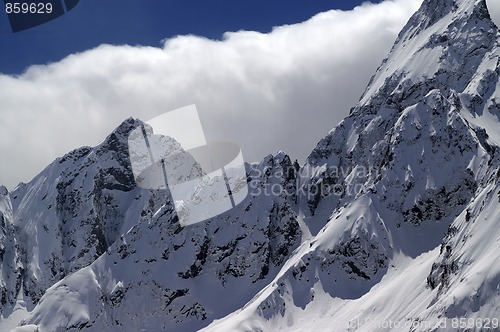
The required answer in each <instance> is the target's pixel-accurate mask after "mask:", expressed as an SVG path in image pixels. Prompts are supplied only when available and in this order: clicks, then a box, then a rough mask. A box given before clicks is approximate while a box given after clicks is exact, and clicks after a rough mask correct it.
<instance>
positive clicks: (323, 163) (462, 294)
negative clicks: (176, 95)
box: [0, 0, 500, 332]
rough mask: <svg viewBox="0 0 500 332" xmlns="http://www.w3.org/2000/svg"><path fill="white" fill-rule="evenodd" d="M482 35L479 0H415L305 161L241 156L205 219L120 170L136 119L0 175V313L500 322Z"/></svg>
mask: <svg viewBox="0 0 500 332" xmlns="http://www.w3.org/2000/svg"><path fill="white" fill-rule="evenodd" d="M499 36H500V32H499V30H498V28H497V27H496V26H495V25H494V24H493V23H492V21H491V19H490V17H489V14H488V11H487V8H486V4H485V1H484V0H424V2H423V4H422V6H421V8H420V9H419V10H418V12H417V13H415V14H414V15H413V17H412V18H411V19H410V21H409V22H408V24H407V25H406V26H405V28H404V29H403V30H402V31H401V33H400V35H399V36H398V39H397V40H396V43H395V45H394V47H393V49H392V50H391V53H390V54H389V56H388V58H387V59H386V60H384V62H383V63H382V65H381V66H380V67H379V69H378V70H377V72H376V74H375V75H374V76H373V78H372V80H371V81H370V83H369V85H368V87H367V89H366V91H365V93H364V94H363V96H362V97H361V99H360V102H359V104H358V105H356V106H355V107H354V108H353V109H352V110H351V113H350V115H349V116H348V117H347V118H346V119H345V120H344V121H342V122H341V123H340V124H339V125H338V126H337V127H335V128H334V129H333V130H332V131H331V132H330V133H328V135H327V136H326V137H325V138H324V139H322V140H321V141H320V142H319V143H318V145H317V147H316V148H315V149H314V150H313V151H312V152H311V154H310V156H309V157H308V159H307V161H306V163H305V164H304V165H303V166H299V165H298V164H297V163H296V162H295V163H294V162H292V161H291V160H290V157H288V156H287V155H286V154H285V153H283V152H280V153H278V154H277V155H276V156H268V157H266V158H264V160H263V161H262V162H261V163H259V164H255V165H246V167H247V175H248V184H249V187H250V192H249V195H248V196H247V198H246V199H245V200H244V201H243V202H242V203H241V204H239V205H238V206H237V207H236V208H234V209H232V210H230V211H227V212H225V213H223V214H221V215H219V216H217V217H214V218H212V219H210V220H207V221H206V222H203V223H198V224H194V225H189V226H186V227H181V225H180V223H179V219H178V216H177V214H176V213H175V209H174V203H173V202H171V201H170V199H169V196H168V195H165V192H163V191H161V190H147V189H141V188H139V187H137V186H136V185H135V181H134V176H133V172H132V168H131V165H130V156H129V153H128V148H127V137H128V135H129V134H130V133H131V132H132V131H133V130H134V129H135V128H137V127H138V126H139V125H144V124H143V123H142V122H141V121H140V120H134V119H127V120H126V121H124V122H123V123H122V124H121V125H120V126H119V127H118V128H117V129H116V130H115V131H113V133H111V134H110V135H109V136H108V137H107V138H106V139H105V140H104V141H103V142H102V143H101V144H100V145H98V146H97V147H94V148H90V147H85V148H81V149H77V150H75V151H73V152H71V153H69V154H67V155H66V156H64V157H62V158H59V159H57V160H56V161H54V162H53V163H52V164H51V165H49V166H48V167H47V168H46V169H45V170H43V171H42V172H41V173H40V174H39V175H38V176H37V177H35V178H34V179H33V180H32V181H31V182H30V183H28V184H21V185H20V186H18V187H17V188H16V189H15V190H14V191H12V192H10V193H8V192H7V190H6V189H5V188H3V187H2V188H0V221H1V227H2V233H1V234H0V259H1V262H2V265H1V269H2V274H1V275H0V278H1V279H0V281H1V282H0V287H1V291H2V297H1V308H2V318H1V321H0V324H4V325H0V327H2V326H3V329H5V327H6V326H11V325H12V324H13V323H17V321H16V320H18V319H19V317H21V318H23V320H22V321H21V322H20V325H22V326H21V327H18V328H16V329H15V331H40V332H42V331H43V332H44V331H51V332H52V331H196V330H200V329H201V330H203V331H389V330H392V331H481V330H495V329H497V330H498V329H500V322H499V321H498V320H499V319H500V316H499V314H498V313H500V266H498V264H495V262H497V261H498V260H499V259H500V251H499V250H498V249H499V248H500V227H498V222H499V221H498V216H499V215H500V183H499V182H500V157H499V144H500V123H499V122H500V102H499V101H498V100H499V99H500V82H499V75H500V49H499V45H498V42H499ZM162 139H164V142H165V151H167V152H168V153H171V154H175V153H177V152H180V151H182V148H181V147H180V146H179V145H178V144H177V143H176V142H175V141H174V140H172V139H169V138H168V137H164V138H162ZM188 164H189V163H188ZM189 165H191V166H190V167H192V171H193V172H200V170H199V169H198V168H197V167H198V166H197V165H196V163H195V162H193V163H191V164H189ZM188 173H191V170H189V172H188ZM200 190H202V191H203V188H201V189H200ZM34 305H36V306H34ZM33 306H34V307H33ZM464 318H467V319H470V320H464ZM460 319H462V320H460ZM8 324H10V325H8ZM480 325H484V327H481V326H480ZM3 329H2V330H3Z"/></svg>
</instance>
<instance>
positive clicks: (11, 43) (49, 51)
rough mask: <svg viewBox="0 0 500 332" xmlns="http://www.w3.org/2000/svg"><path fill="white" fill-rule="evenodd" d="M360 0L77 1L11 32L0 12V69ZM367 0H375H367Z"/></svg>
mask: <svg viewBox="0 0 500 332" xmlns="http://www.w3.org/2000/svg"><path fill="white" fill-rule="evenodd" d="M362 2H363V1H361V0H348V1H345V0H313V1H311V0H271V1H269V0H267V1H266V0H197V1H193V0H188V1H186V0H82V1H80V2H79V4H78V5H77V6H76V7H75V8H74V9H73V10H71V11H69V12H68V13H66V14H65V15H64V16H61V17H59V18H57V19H55V20H53V21H51V22H48V23H46V24H44V25H41V26H37V27H34V28H32V29H29V30H25V31H21V32H17V33H12V31H11V28H10V26H9V22H8V18H7V15H6V14H5V13H1V14H0V43H1V47H0V48H1V52H0V72H1V73H4V74H19V73H21V72H22V71H23V70H24V69H25V68H26V67H27V66H29V65H31V64H45V63H47V62H54V61H58V60H60V59H62V58H63V57H64V56H66V55H68V54H71V53H75V52H81V51H84V50H87V49H90V48H94V47H96V46H98V45H100V44H103V43H108V44H115V45H116V44H118V45H120V44H129V45H150V46H160V45H161V40H162V39H165V38H170V37H173V36H176V35H185V34H195V35H199V36H205V37H208V38H210V39H220V38H221V37H222V35H223V33H224V32H226V31H238V30H254V31H259V32H269V31H271V29H272V28H273V27H274V26H281V25H284V24H293V23H299V22H303V21H305V20H307V19H309V18H310V17H312V16H313V15H315V14H317V13H319V12H323V11H327V10H329V9H342V10H348V9H352V8H354V7H355V6H357V5H359V4H361V3H362ZM372 2H379V1H377V0H372Z"/></svg>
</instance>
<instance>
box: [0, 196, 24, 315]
mask: <svg viewBox="0 0 500 332" xmlns="http://www.w3.org/2000/svg"><path fill="white" fill-rule="evenodd" d="M0 266H1V274H0V305H1V307H0V308H2V309H3V307H4V306H5V305H9V304H10V305H12V304H14V303H15V301H16V298H17V295H18V293H19V291H20V289H21V280H22V279H21V276H22V273H23V271H22V265H21V261H20V257H19V246H18V243H17V240H16V237H15V233H14V225H13V213H12V203H11V201H10V195H9V192H8V191H7V188H5V187H3V186H0Z"/></svg>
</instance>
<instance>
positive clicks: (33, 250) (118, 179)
mask: <svg viewBox="0 0 500 332" xmlns="http://www.w3.org/2000/svg"><path fill="white" fill-rule="evenodd" d="M141 124H142V122H140V121H138V120H134V119H128V120H126V121H124V122H123V123H122V124H121V125H120V126H119V127H118V128H117V129H116V130H115V131H113V133H111V134H110V135H109V136H108V137H107V138H106V139H105V140H104V141H103V142H102V143H101V144H100V145H98V146H97V147H95V148H90V147H83V148H80V149H77V150H74V151H72V152H70V153H68V154H67V155H65V156H64V157H62V158H58V159H57V160H56V161H54V162H53V163H52V164H51V165H49V166H48V167H47V168H46V169H45V170H44V171H43V172H42V173H40V174H39V175H38V176H36V177H35V178H34V179H33V180H32V181H31V182H30V183H28V184H21V185H20V186H18V187H17V188H16V189H15V190H14V191H13V192H12V193H11V197H12V200H13V207H14V210H13V216H14V224H15V227H16V233H17V235H16V237H17V239H18V241H19V244H20V254H21V256H22V258H23V259H22V261H23V268H24V279H23V284H24V292H25V293H26V294H27V295H28V296H29V297H30V298H31V299H32V300H33V302H35V303H36V302H37V301H38V300H39V299H40V297H41V296H42V295H43V293H44V292H45V290H46V289H47V288H49V287H50V286H52V285H53V284H54V283H56V282H57V281H59V280H60V279H62V278H63V277H65V276H66V275H68V274H70V273H72V272H75V271H77V270H79V269H81V268H83V267H85V266H88V265H89V264H91V263H92V262H93V261H94V260H95V259H97V258H98V257H99V256H100V255H102V254H103V253H104V252H105V251H106V250H107V248H108V247H109V246H110V245H111V244H113V243H114V242H115V241H116V239H117V238H118V237H119V236H120V235H121V234H123V233H124V232H125V231H126V230H128V229H129V228H130V227H131V226H133V225H134V224H136V223H137V222H138V221H140V220H142V219H144V218H147V217H150V216H152V213H153V212H155V211H156V210H157V209H158V207H159V205H158V204H159V203H158V202H157V201H156V200H155V199H154V193H152V192H151V191H148V190H145V189H141V188H137V187H136V185H135V181H134V177H133V174H132V170H131V166H130V158H129V153H128V145H127V139H128V134H129V133H130V132H131V131H132V130H133V129H135V128H136V127H137V126H138V125H141ZM169 144H170V145H171V146H170V149H171V150H172V151H174V152H175V151H181V150H180V146H179V145H178V144H177V143H176V142H174V141H171V142H170V143H169Z"/></svg>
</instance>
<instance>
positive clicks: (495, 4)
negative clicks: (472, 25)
mask: <svg viewBox="0 0 500 332" xmlns="http://www.w3.org/2000/svg"><path fill="white" fill-rule="evenodd" d="M486 5H487V6H488V9H489V12H490V15H491V19H492V20H493V22H495V24H496V25H497V27H500V1H498V0H486Z"/></svg>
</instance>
